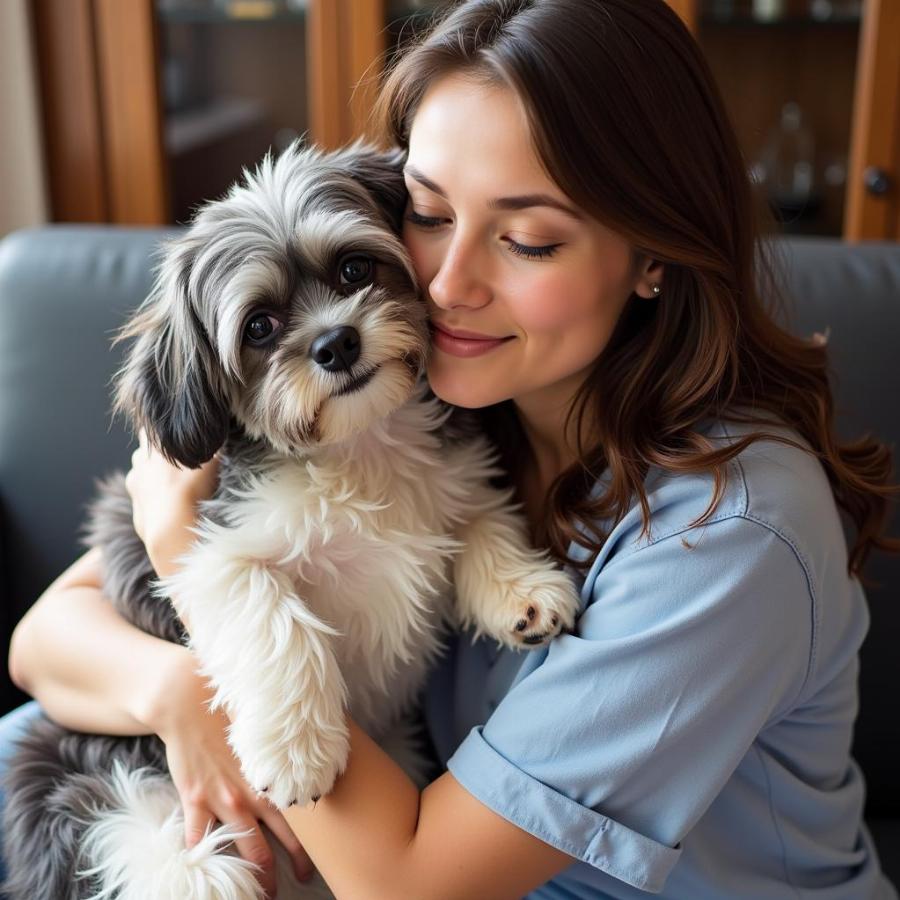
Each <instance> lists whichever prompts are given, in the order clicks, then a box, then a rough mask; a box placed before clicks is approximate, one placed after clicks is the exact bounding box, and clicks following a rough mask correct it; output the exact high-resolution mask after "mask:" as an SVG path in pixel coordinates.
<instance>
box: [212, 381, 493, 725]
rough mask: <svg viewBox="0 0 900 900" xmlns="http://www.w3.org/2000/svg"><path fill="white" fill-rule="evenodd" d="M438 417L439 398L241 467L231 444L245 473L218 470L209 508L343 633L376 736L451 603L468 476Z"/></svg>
mask: <svg viewBox="0 0 900 900" xmlns="http://www.w3.org/2000/svg"><path fill="white" fill-rule="evenodd" d="M444 418H445V413H443V412H442V411H441V408H440V406H439V405H438V403H437V401H425V400H422V399H421V398H419V397H417V398H414V399H413V400H411V401H410V402H408V403H407V404H406V405H405V406H403V407H401V408H400V409H398V410H397V411H396V412H395V413H393V414H392V415H390V416H388V417H387V418H385V419H384V420H381V421H379V422H377V423H376V424H375V425H373V426H372V428H370V429H369V430H368V431H366V432H365V433H364V434H362V435H359V436H358V437H356V438H354V439H353V440H352V441H347V442H344V443H342V444H339V445H333V446H329V447H323V448H320V449H318V450H317V451H315V452H314V453H310V454H309V455H307V456H305V457H302V458H287V457H284V456H282V455H279V454H273V453H267V454H265V455H264V456H262V457H259V458H258V461H257V462H256V463H255V464H251V465H250V466H249V467H247V468H244V467H242V466H241V462H240V460H241V457H242V455H243V454H242V449H241V448H240V447H234V448H232V449H233V455H234V464H235V465H236V466H237V468H238V469H241V468H243V475H242V476H240V477H239V478H236V477H235V476H238V474H239V473H238V472H235V471H232V472H230V473H228V474H227V475H225V476H224V477H223V484H225V485H226V486H227V485H229V484H230V485H231V488H230V489H226V491H225V494H224V496H223V497H222V500H225V502H224V503H223V502H221V501H214V504H213V505H211V507H210V508H209V509H208V513H209V514H210V517H211V518H212V519H214V520H218V521H220V522H222V524H226V523H227V525H228V529H229V531H230V532H231V533H232V535H233V537H234V539H236V540H239V541H241V542H242V543H243V545H244V547H245V552H247V553H248V554H250V555H253V556H255V557H256V558H262V559H268V560H269V564H270V565H272V564H273V563H274V564H275V565H276V566H277V568H278V569H279V570H280V571H282V572H284V573H286V574H287V575H288V577H290V578H291V580H292V581H293V583H294V584H295V589H296V593H297V596H298V597H299V598H301V599H302V600H303V602H304V603H305V604H306V606H307V607H308V608H309V610H310V611H311V612H312V613H314V614H315V616H316V617H317V618H319V619H321V620H322V621H323V622H325V623H327V624H328V625H330V626H331V627H333V628H334V629H335V630H336V631H337V632H339V635H340V636H339V638H338V639H337V640H336V641H335V652H336V655H337V658H338V661H339V664H340V668H341V671H342V672H343V674H344V677H345V679H346V683H347V687H348V690H349V693H350V707H351V711H352V713H353V715H354V716H355V717H356V718H357V720H358V721H359V722H360V724H361V725H362V726H363V727H365V728H367V729H371V730H372V732H373V733H374V735H375V736H376V737H377V736H378V733H379V732H380V731H381V730H382V729H384V728H385V727H387V726H389V725H390V724H391V723H392V722H393V721H395V720H396V717H397V715H398V714H399V713H400V712H401V711H402V710H403V708H405V707H408V706H409V705H410V703H411V702H412V701H413V700H414V698H415V695H416V693H417V691H418V690H419V689H420V687H421V686H422V683H423V680H424V677H425V674H426V671H427V668H428V665H429V663H430V662H432V661H433V659H434V656H435V654H436V652H437V651H438V648H439V643H440V632H441V626H442V622H443V620H444V618H445V616H446V614H447V611H448V608H449V604H450V601H451V598H452V588H451V586H450V579H451V574H452V573H451V562H452V555H453V553H454V552H455V551H456V550H457V549H458V548H459V545H458V544H457V542H456V541H455V540H454V538H453V531H454V525H455V523H457V522H458V521H459V520H460V517H461V516H460V513H461V510H462V508H463V505H464V504H465V499H466V494H467V492H468V486H467V485H468V483H469V478H468V477H466V474H465V473H463V472H462V471H461V467H460V465H458V464H454V459H455V455H456V454H454V453H453V452H451V453H449V454H448V452H447V449H446V443H445V442H444V440H443V439H442V435H441V433H440V426H441V423H442V421H443V419H444ZM248 471H249V473H250V476H249V477H247V476H248ZM472 474H476V473H472ZM477 474H481V473H480V472H479V473H477ZM235 482H237V483H239V484H240V485H241V486H240V487H235V486H234V485H235ZM226 498H227V500H226Z"/></svg>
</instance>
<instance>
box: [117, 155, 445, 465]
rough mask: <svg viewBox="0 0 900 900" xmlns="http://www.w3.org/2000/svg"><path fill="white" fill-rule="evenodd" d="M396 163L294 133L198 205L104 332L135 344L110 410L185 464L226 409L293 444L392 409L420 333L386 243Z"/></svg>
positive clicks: (411, 295)
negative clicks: (314, 143)
mask: <svg viewBox="0 0 900 900" xmlns="http://www.w3.org/2000/svg"><path fill="white" fill-rule="evenodd" d="M401 165H402V155H401V154H400V152H399V151H397V152H392V153H382V152H379V151H377V150H375V149H373V148H370V147H367V146H365V145H363V144H359V143H357V144H355V145H353V146H352V147H349V148H347V149H345V150H341V151H338V152H335V153H330V154H325V153H322V152H319V151H317V150H314V149H309V148H306V149H304V148H302V147H301V146H300V145H299V143H295V144H293V145H291V147H290V148H289V149H287V150H286V151H285V152H284V153H283V154H282V155H281V156H279V157H278V158H277V159H274V160H273V159H272V158H271V157H266V159H264V161H263V162H262V163H261V164H260V165H259V167H258V168H257V169H256V171H254V172H247V171H245V172H244V175H243V179H242V181H241V182H240V183H238V184H236V185H235V186H234V187H232V189H231V190H230V192H229V193H228V194H227V195H226V196H225V197H224V198H223V199H221V200H217V201H215V202H211V203H207V204H206V205H205V206H203V207H202V208H201V209H200V210H199V211H198V212H197V214H196V215H195V217H194V219H193V222H192V223H191V226H190V228H189V229H188V230H187V231H186V233H185V234H184V235H183V236H181V237H178V238H176V239H175V240H173V241H172V242H170V243H169V244H168V245H167V246H166V248H165V251H164V256H163V259H162V263H161V265H160V268H159V270H158V274H157V279H156V283H155V285H154V288H153V290H152V292H151V294H150V296H149V297H148V298H147V300H146V301H145V302H144V303H143V304H142V306H141V307H140V308H139V310H138V311H137V313H136V314H135V316H134V317H133V318H132V319H131V321H130V322H129V323H128V324H127V325H126V327H125V328H124V329H123V331H122V333H121V335H120V337H122V338H125V337H132V338H135V339H136V340H135V342H134V345H133V346H132V348H131V350H130V352H129V354H128V356H127V358H126V361H125V363H124V365H123V367H122V369H121V370H120V372H119V373H118V375H117V378H116V387H115V406H116V409H117V410H118V411H122V412H125V413H126V414H127V415H128V416H129V418H130V419H131V421H132V422H133V423H134V424H135V425H137V426H138V427H143V428H145V429H146V430H147V433H148V435H149V436H150V438H151V440H152V441H153V443H154V444H155V445H156V446H158V447H159V448H160V449H161V450H162V451H163V453H165V455H166V456H167V457H169V458H170V459H171V460H174V461H176V462H179V463H181V464H182V465H186V466H191V467H194V466H198V465H200V464H201V463H203V462H204V461H205V460H207V459H209V458H210V457H211V456H212V455H213V453H214V452H215V451H216V450H217V449H218V447H219V446H220V445H221V444H222V442H223V441H224V439H225V436H226V434H227V432H228V428H229V425H230V422H231V420H232V418H233V419H235V420H237V422H238V423H239V424H240V425H241V426H243V428H244V429H245V431H246V432H247V434H248V435H250V436H251V437H254V438H259V439H262V440H265V441H266V442H268V443H269V444H270V445H271V446H273V447H274V448H276V449H277V450H279V451H281V452H284V453H294V452H297V451H298V450H302V449H304V448H308V447H311V446H313V445H316V444H325V443H333V442H335V441H340V440H343V439H345V438H347V437H349V436H350V435H352V434H354V433H356V432H358V431H361V430H363V429H365V428H367V427H368V426H369V425H370V424H371V423H372V422H373V421H374V420H375V419H377V418H380V417H382V416H384V415H386V414H388V413H389V412H391V411H392V410H394V409H396V408H397V407H398V406H400V405H401V404H403V403H404V402H405V401H406V400H407V399H408V398H409V396H410V394H411V392H412V390H413V388H414V386H415V383H416V380H417V378H418V376H419V375H420V374H421V372H422V369H423V366H424V363H425V358H426V355H427V352H428V346H429V337H428V327H427V321H426V311H425V305H424V303H422V301H421V300H420V299H419V296H418V291H417V286H416V284H415V275H414V272H413V269H412V264H411V262H410V259H409V256H408V255H407V253H406V250H405V249H404V247H403V245H402V243H401V242H400V240H399V238H398V231H399V229H398V224H399V221H400V217H401V216H402V213H403V208H404V204H405V201H406V190H405V187H404V184H403V177H402V171H401Z"/></svg>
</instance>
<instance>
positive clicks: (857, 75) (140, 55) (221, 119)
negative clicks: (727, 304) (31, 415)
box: [0, 0, 900, 241]
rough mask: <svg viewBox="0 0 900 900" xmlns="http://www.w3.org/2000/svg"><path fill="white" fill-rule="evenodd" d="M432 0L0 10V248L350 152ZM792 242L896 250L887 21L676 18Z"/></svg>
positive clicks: (154, 220) (894, 18)
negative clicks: (292, 150) (277, 156)
mask: <svg viewBox="0 0 900 900" xmlns="http://www.w3.org/2000/svg"><path fill="white" fill-rule="evenodd" d="M442 5H443V4H442V2H441V0H2V3H0V184H2V185H3V187H2V192H3V193H2V196H0V235H2V234H5V233H7V232H9V231H12V230H14V229H16V228H20V227H23V226H27V225H33V224H40V223H44V222H104V223H114V224H126V225H127V224H133V225H160V224H166V223H175V222H184V221H186V220H187V219H188V218H189V216H190V214H191V210H192V209H193V208H194V207H195V206H196V205H197V204H198V203H200V202H201V201H203V200H205V199H208V198H214V197H216V196H219V195H220V194H222V193H223V192H224V191H225V189H226V188H227V186H228V185H229V184H230V183H231V182H232V181H233V180H234V179H235V178H236V177H237V176H238V175H239V174H240V171H241V168H242V167H243V166H245V165H250V164H253V163H254V162H256V161H257V160H258V159H259V158H260V156H261V155H262V154H263V153H265V151H266V150H267V149H269V148H272V149H273V150H274V151H275V152H278V151H279V150H280V149H281V148H283V147H284V146H286V144H287V143H288V142H289V141H291V140H292V139H293V138H295V137H297V136H298V135H305V136H306V137H307V138H308V139H310V140H312V141H315V142H316V143H318V144H321V145H323V146H326V147H333V146H337V145H340V144H342V143H345V142H346V141H348V140H351V139H352V138H354V137H356V136H358V135H360V134H363V133H365V131H366V127H367V118H368V114H369V110H370V108H371V100H372V96H373V94H374V92H375V91H376V90H377V87H378V83H379V80H380V78H381V76H382V73H383V71H384V67H385V62H386V61H387V60H389V59H390V57H391V54H392V53H394V52H396V50H397V48H398V47H399V46H401V45H402V44H403V42H404V41H406V40H408V39H409V37H410V36H411V35H412V34H413V33H414V32H415V31H416V30H417V29H419V28H421V27H424V26H425V25H426V24H427V22H428V20H429V19H430V17H431V16H432V15H433V14H434V12H435V11H439V10H440V9H441V7H442ZM671 5H672V6H673V7H675V9H676V10H677V11H678V13H679V14H680V15H681V16H682V18H683V19H684V20H685V22H686V23H687V24H688V26H689V27H690V28H691V30H692V31H693V33H694V34H695V35H696V37H697V39H698V41H699V43H700V45H701V47H702V49H703V51H704V53H705V54H706V56H707V58H708V60H709V62H710V65H711V67H712V69H713V72H714V74H715V77H716V79H717V81H718V83H719V86H720V88H721V90H722V93H723V95H724V97H725V101H726V104H727V106H728V109H729V111H730V114H731V118H732V121H733V123H734V126H735V128H736V130H737V133H738V136H739V139H740V142H741V146H742V148H743V151H744V154H745V158H746V161H747V168H748V171H749V172H750V175H751V177H752V179H753V182H754V184H755V185H756V188H757V189H758V190H760V191H762V192H764V193H765V195H766V197H767V199H768V200H769V202H770V204H771V205H772V207H773V208H774V209H775V210H776V212H777V213H778V215H779V218H780V220H781V221H782V223H783V229H784V231H785V232H786V233H788V234H805V235H823V236H832V237H843V238H846V239H848V240H859V239H863V238H865V239H881V240H892V241H896V240H898V239H900V204H898V191H897V183H898V180H900V50H898V46H900V2H898V0H671Z"/></svg>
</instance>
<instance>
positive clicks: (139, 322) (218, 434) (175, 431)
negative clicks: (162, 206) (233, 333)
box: [114, 236, 231, 468]
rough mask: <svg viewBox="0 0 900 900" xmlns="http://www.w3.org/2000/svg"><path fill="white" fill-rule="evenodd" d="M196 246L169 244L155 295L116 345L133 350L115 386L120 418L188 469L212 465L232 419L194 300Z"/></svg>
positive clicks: (178, 242)
mask: <svg viewBox="0 0 900 900" xmlns="http://www.w3.org/2000/svg"><path fill="white" fill-rule="evenodd" d="M192 243H193V242H191V241H190V238H189V236H186V237H184V238H179V239H177V240H176V241H174V242H173V243H171V244H169V246H168V248H167V250H166V254H165V257H164V259H163V262H162V265H161V267H160V270H159V273H158V276H157V280H156V283H155V285H154V287H153V290H152V291H151V293H150V295H149V296H148V297H147V299H146V300H145V301H144V302H143V304H142V305H141V306H140V307H139V308H138V310H137V311H136V313H135V314H134V316H133V317H132V318H131V319H130V320H129V322H127V323H126V325H125V326H124V328H123V329H122V330H121V331H120V333H119V334H118V335H117V337H116V342H118V341H121V340H124V339H127V338H134V339H135V342H134V344H133V345H132V346H131V348H130V350H129V351H128V353H127V355H126V358H125V362H124V364H123V366H122V367H121V369H120V370H119V371H118V372H117V373H116V376H115V379H114V385H115V389H114V398H115V399H114V410H115V412H117V413H118V412H122V413H125V415H126V416H127V417H128V419H129V420H130V422H131V424H132V426H133V427H134V428H135V429H138V428H144V429H145V430H146V432H147V435H148V437H149V438H150V440H151V442H152V443H153V444H154V446H156V447H158V448H159V449H160V451H161V452H162V453H163V454H164V455H165V456H166V458H167V459H169V460H170V461H171V462H177V463H179V464H180V465H183V466H187V467H188V468H196V467H197V466H200V465H201V464H202V463H204V462H206V461H207V460H208V459H211V458H212V456H213V454H214V453H215V452H216V450H218V449H219V447H220V446H221V445H222V444H223V443H224V441H225V437H226V436H227V434H228V427H229V424H230V419H231V416H230V410H229V407H228V402H227V399H226V397H225V393H224V391H223V390H222V387H221V379H220V377H219V372H220V367H219V363H218V358H217V356H216V353H215V350H214V349H213V347H212V344H211V343H210V340H209V337H208V336H207V334H206V330H205V328H204V327H203V325H202V323H201V322H200V320H199V319H198V317H197V314H196V312H195V310H194V308H193V306H192V304H191V302H190V298H189V294H188V283H189V279H190V270H191V264H192V262H193V257H194V250H193V247H192Z"/></svg>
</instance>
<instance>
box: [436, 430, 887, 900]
mask: <svg viewBox="0 0 900 900" xmlns="http://www.w3.org/2000/svg"><path fill="white" fill-rule="evenodd" d="M750 430H751V429H750V428H749V427H747V426H743V425H737V424H734V423H732V424H729V425H727V426H726V425H725V424H724V423H721V422H708V423H706V426H705V431H706V434H707V436H708V437H709V438H710V439H711V440H713V442H714V443H716V444H719V445H721V444H722V443H724V442H728V441H731V440H733V439H734V438H735V437H737V436H740V435H741V434H743V433H746V432H748V431H750ZM782 433H783V434H788V435H791V433H790V432H787V431H782ZM791 436H793V437H794V438H796V435H791ZM602 486H603V481H602V480H601V482H600V483H598V485H597V488H596V490H600V489H601V488H602ZM712 488H713V480H712V478H711V477H708V476H700V475H696V476H695V475H671V474H668V473H664V472H662V471H655V470H654V471H651V472H650V473H649V474H648V477H647V480H646V489H647V494H648V499H649V502H650V508H651V530H650V534H649V535H648V534H643V535H642V534H641V530H642V524H641V511H640V507H639V506H635V507H634V508H633V509H631V510H630V511H629V513H628V514H627V515H626V516H625V517H624V518H623V520H622V521H620V522H619V523H618V524H617V525H616V526H615V528H613V530H612V532H611V533H610V535H609V538H608V539H607V540H606V542H605V543H604V546H603V548H602V550H601V551H600V553H599V554H598V555H597V556H596V558H595V559H593V561H592V562H591V566H590V569H589V571H588V573H587V576H586V577H585V578H578V577H577V575H576V574H575V572H574V570H573V572H572V574H573V577H576V578H577V581H578V583H579V585H580V587H581V599H582V612H581V615H580V617H579V620H578V623H577V625H576V628H575V631H574V633H573V634H566V635H562V636H560V637H558V638H556V639H555V640H554V641H552V643H551V645H550V646H549V648H543V649H540V650H535V651H530V652H528V651H522V652H516V651H511V650H499V649H498V648H497V646H496V644H493V643H491V642H488V641H484V640H482V641H478V642H475V643H472V641H471V640H470V638H469V637H468V636H463V637H462V638H460V639H458V640H457V641H456V642H455V644H454V646H453V647H452V649H451V652H450V654H449V655H448V656H447V657H446V658H445V659H444V661H443V663H442V664H441V666H440V667H439V669H438V670H437V671H436V672H435V674H434V676H433V677H432V679H431V681H430V683H429V689H428V697H427V704H426V716H427V720H428V723H429V726H430V730H431V733H432V737H433V739H434V742H435V745H436V747H437V749H438V752H439V754H440V756H441V757H442V760H443V761H445V762H446V764H447V767H448V768H449V770H450V772H451V773H452V774H453V775H454V777H455V778H456V779H457V780H458V781H459V782H460V784H462V786H463V787H464V788H466V790H468V791H469V792H470V793H471V794H473V795H474V796H475V797H477V798H478V799H480V800H481V801H482V802H483V803H485V804H486V805H487V806H489V807H490V808H491V809H493V810H494V811H495V812H497V813H499V814H500V815H501V816H503V817H504V818H506V819H508V820H509V821H510V822H513V823H514V824H516V825H517V826H519V827H520V828H523V829H524V830H525V831H528V832H529V833H531V834H534V835H536V836H537V837H539V838H541V839H542V840H544V841H546V842H547V843H549V844H551V845H553V846H555V847H558V848H559V849H562V850H564V851H565V852H566V853H569V854H571V856H572V857H573V865H572V866H570V867H569V868H568V869H567V870H565V871H564V872H563V873H561V874H560V875H559V876H558V877H557V878H555V879H554V880H553V881H552V882H550V883H549V884H547V885H545V886H543V887H542V888H540V889H539V890H536V891H534V892H533V893H532V894H531V895H530V898H532V900H550V898H593V900H596V898H601V900H602V898H608V900H612V898H615V900H631V898H637V897H644V896H647V893H648V892H649V893H654V894H658V895H659V896H660V897H663V898H672V900H685V898H690V900H714V898H715V900H725V898H728V900H737V898H748V900H782V898H801V897H802V898H816V900H871V898H879V900H889V898H894V900H895V898H896V896H897V895H896V893H895V891H894V889H893V888H892V887H891V886H890V885H889V884H888V883H887V881H886V880H885V879H884V877H883V876H882V874H881V872H880V868H879V864H878V860H877V856H876V853H875V849H874V846H873V843H872V841H871V838H870V836H869V834H868V832H867V831H866V829H865V827H864V826H863V825H862V821H861V819H862V808H863V799H864V784H863V779H862V776H861V774H860V771H859V768H858V767H857V765H856V763H855V762H854V761H853V760H852V759H851V758H850V756H849V748H850V742H851V737H852V726H853V720H854V717H855V715H856V712H857V669H858V663H857V652H858V650H859V647H860V644H861V643H862V640H863V638H864V636H865V634H866V630H867V628H868V614H867V610H866V603H865V596H864V593H863V591H862V589H861V587H860V585H859V583H858V581H857V580H856V579H850V578H848V576H847V574H846V561H847V550H846V543H845V539H844V535H843V531H842V527H841V523H840V519H839V516H838V512H837V509H836V506H835V503H834V500H833V497H832V494H831V490H830V487H829V484H828V481H827V478H826V476H825V473H824V471H823V469H822V468H821V466H820V464H819V463H818V461H817V460H816V459H815V458H814V457H813V456H811V455H810V454H808V453H805V452H803V451H802V450H799V449H795V448H789V447H786V446H783V445H780V444H777V443H776V442H773V441H767V442H760V443H755V444H752V445H751V446H750V447H749V448H747V449H746V450H744V451H743V452H742V453H741V454H739V456H738V457H737V458H736V459H735V460H734V461H732V463H731V464H730V465H729V469H728V477H727V479H726V484H725V493H724V496H723V499H722V500H721V502H720V504H719V506H718V507H717V509H716V511H715V513H714V514H713V516H712V517H711V518H710V519H709V520H708V521H707V523H705V525H703V526H701V527H693V528H692V527H691V523H692V522H693V521H694V520H696V519H697V518H699V517H700V516H701V515H702V514H703V513H704V512H705V511H706V509H707V507H708V505H709V503H710V500H711V498H712ZM572 552H576V548H575V547H574V546H573V548H572ZM577 552H578V553H579V558H581V559H587V557H586V555H585V551H583V550H578V551H577Z"/></svg>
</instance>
